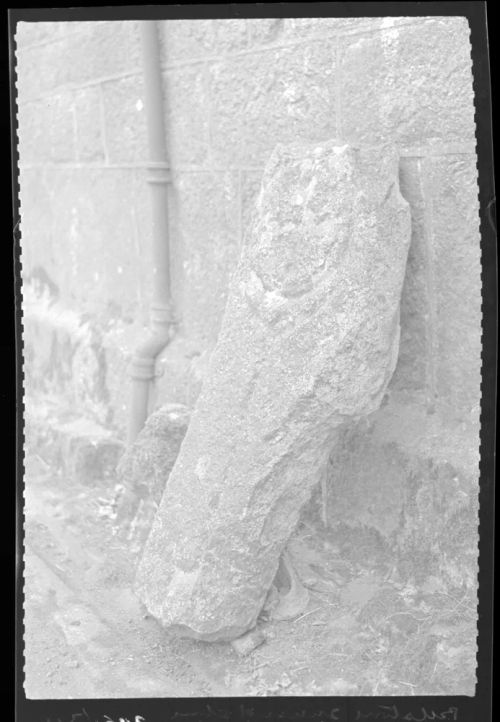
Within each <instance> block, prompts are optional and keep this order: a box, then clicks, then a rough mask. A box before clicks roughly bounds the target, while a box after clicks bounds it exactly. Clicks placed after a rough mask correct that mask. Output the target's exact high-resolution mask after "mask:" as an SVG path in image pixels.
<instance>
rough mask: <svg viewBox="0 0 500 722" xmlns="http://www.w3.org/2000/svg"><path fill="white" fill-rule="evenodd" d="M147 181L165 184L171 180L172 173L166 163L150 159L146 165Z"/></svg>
mask: <svg viewBox="0 0 500 722" xmlns="http://www.w3.org/2000/svg"><path fill="white" fill-rule="evenodd" d="M146 169H147V173H148V175H147V178H146V181H147V182H148V183H152V184H153V185H155V184H160V185H167V184H168V183H171V182H172V174H171V172H170V167H169V166H168V164H167V163H164V162H162V161H154V160H151V161H149V162H148V164H147V165H146Z"/></svg>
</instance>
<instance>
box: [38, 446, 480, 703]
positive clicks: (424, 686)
mask: <svg viewBox="0 0 500 722" xmlns="http://www.w3.org/2000/svg"><path fill="white" fill-rule="evenodd" d="M112 499H113V489H110V488H109V487H107V486H106V485H105V484H104V483H102V484H101V485H99V484H96V485H95V486H93V487H89V486H81V485H77V484H75V483H74V482H71V483H70V482H68V480H67V479H65V478H63V477H62V476H60V475H57V474H55V473H54V472H53V470H51V469H50V467H49V466H48V465H47V464H46V463H45V462H44V461H43V460H42V459H41V458H40V457H39V456H35V455H33V456H31V457H30V458H28V459H27V462H26V475H25V504H26V506H25V534H26V538H25V553H24V564H25V690H26V694H27V696H28V697H29V698H32V699H37V698H49V699H58V698H93V697H96V698H106V697H107V698H112V697H118V698H120V697H212V696H214V697H229V696H270V695H274V696H279V695H285V696H295V695H298V696H306V695H321V696H349V695H404V696H407V695H412V694H415V695H441V694H471V695H472V694H474V689H473V687H471V682H470V680H471V679H474V676H475V674H474V670H475V658H476V648H475V637H476V631H475V630H476V599H475V597H474V595H471V594H470V593H468V592H465V591H462V592H456V593H450V592H449V591H446V590H445V589H444V588H443V586H442V585H441V584H440V581H439V579H436V578H432V577H431V578H429V579H428V580H427V581H426V582H425V584H421V585H419V586H418V588H417V586H416V584H415V583H412V580H411V579H406V580H402V579H401V578H400V577H398V576H397V574H396V573H395V572H394V564H393V563H392V561H391V560H387V559H374V557H373V555H371V554H370V549H369V548H365V549H363V548H362V546H360V549H359V550H358V551H359V553H358V555H357V558H356V560H353V559H352V557H351V558H350V559H349V560H347V558H346V556H345V554H344V553H343V551H342V550H341V548H340V547H339V545H338V540H336V539H335V536H334V535H333V533H332V532H331V531H329V530H326V529H325V528H324V526H323V524H322V522H321V521H320V515H319V513H317V511H315V508H314V504H312V505H311V507H310V508H309V509H308V510H307V513H305V514H304V515H303V519H302V522H301V524H300V525H299V527H298V528H297V531H296V533H295V535H294V537H293V539H292V540H291V542H290V546H289V550H290V555H291V557H292V559H293V561H294V565H295V566H296V569H297V572H298V574H299V576H300V578H301V580H302V582H303V583H304V584H305V585H306V586H307V587H308V589H309V590H310V601H309V606H308V608H307V609H306V611H305V612H303V613H302V614H301V615H300V616H299V617H297V618H296V619H294V620H293V621H282V622H276V621H271V620H269V619H265V618H263V619H261V620H260V621H259V626H260V628H261V629H262V631H263V633H264V634H265V637H266V642H265V643H264V644H263V645H261V646H260V647H258V648H257V649H255V650H254V651H253V652H252V653H251V654H250V655H248V656H246V657H239V656H238V655H237V653H236V652H235V651H234V650H233V649H232V647H231V646H230V645H228V644H206V643H201V642H195V641H192V640H183V639H173V638H171V637H170V636H169V635H168V633H167V632H166V631H164V630H163V629H162V628H161V627H160V626H159V625H158V624H157V623H156V621H155V620H154V619H152V618H151V617H150V616H149V615H148V614H147V613H146V610H145V609H144V608H143V607H142V606H141V604H140V603H139V602H138V601H137V599H136V598H135V597H134V595H133V594H132V592H131V581H132V577H133V568H134V565H133V563H132V562H131V559H130V557H129V554H128V552H127V549H126V547H125V545H124V543H123V542H122V541H120V540H119V538H118V536H117V535H116V533H115V531H116V530H115V528H114V526H113V507H112Z"/></svg>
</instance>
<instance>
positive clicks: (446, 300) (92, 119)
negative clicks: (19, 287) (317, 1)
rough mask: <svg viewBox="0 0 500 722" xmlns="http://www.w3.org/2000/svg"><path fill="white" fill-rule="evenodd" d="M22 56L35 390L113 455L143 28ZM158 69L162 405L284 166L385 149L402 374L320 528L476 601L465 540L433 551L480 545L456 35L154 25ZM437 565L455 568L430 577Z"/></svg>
mask: <svg viewBox="0 0 500 722" xmlns="http://www.w3.org/2000/svg"><path fill="white" fill-rule="evenodd" d="M16 44H17V49H16V57H17V68H16V72H17V91H18V125H19V150H20V161H21V162H20V185H21V233H22V249H23V250H22V262H23V279H24V283H25V299H24V325H25V338H24V342H25V374H26V386H27V389H28V391H29V392H30V393H31V396H32V398H35V396H38V397H40V395H44V396H47V395H50V396H51V397H57V398H58V399H59V400H60V401H61V402H62V403H63V404H66V405H67V406H70V407H71V408H72V409H73V410H75V411H77V412H78V413H80V414H81V415H86V416H88V417H90V418H92V420H93V421H95V422H97V423H99V424H102V425H104V426H106V427H107V428H110V429H112V430H113V432H114V434H115V435H116V436H117V437H118V438H123V434H124V428H125V424H126V418H127V406H128V391H129V381H128V377H127V364H128V361H129V358H130V354H131V352H132V350H133V348H134V346H135V345H136V343H137V342H138V340H139V339H140V338H141V336H142V333H143V330H144V327H145V325H146V324H147V320H148V306H149V302H150V298H151V214H150V208H149V198H148V195H147V188H146V182H145V163H146V160H147V143H146V128H145V110H144V94H143V87H142V75H141V55H140V45H139V32H138V24H137V23H136V22H113V23H110V22H88V23H83V22H75V23H70V22H59V23H36V24H35V23H33V24H29V23H22V24H20V25H19V26H18V29H17V35H16ZM161 49H162V73H163V80H164V97H165V119H166V127H167V135H168V139H167V140H168V152H169V156H170V164H171V167H172V184H171V186H170V189H169V208H170V245H171V254H172V284H173V295H174V302H175V308H176V312H177V315H178V317H179V319H180V328H179V333H178V335H177V338H176V339H175V340H174V342H173V343H172V345H171V346H170V348H169V349H168V350H167V351H166V352H165V353H164V354H163V355H162V359H161V363H160V370H161V371H162V372H163V375H162V376H161V377H160V378H159V379H158V382H157V388H156V401H155V403H156V404H157V405H158V404H160V403H162V402H163V401H166V400H168V401H174V402H183V403H187V404H188V405H192V404H193V403H194V401H195V399H196V397H197V394H198V392H199V388H200V383H201V381H202V379H203V372H204V368H205V366H206V361H207V359H208V356H209V354H210V351H211V349H212V348H213V345H214V343H215V340H216V338H217V333H218V329H219V324H220V320H221V315H222V313H223V310H224V304H225V298H226V289H227V283H228V279H229V276H230V274H231V272H232V270H233V269H234V267H235V263H236V261H237V258H238V253H239V248H240V244H241V239H242V236H243V234H244V233H245V231H246V229H247V228H248V225H249V219H250V216H251V213H252V208H253V203H254V199H255V197H256V193H257V191H258V189H259V186H260V179H261V174H262V169H263V165H264V163H265V161H266V159H267V158H268V156H269V154H270V153H271V151H272V149H273V148H274V146H275V144H276V143H277V142H287V141H293V140H304V141H311V142H314V141H323V140H326V139H329V138H338V139H340V140H344V141H347V142H351V143H363V144H376V143H379V142H381V141H383V140H387V139H390V140H394V141H396V142H397V143H398V144H399V146H400V151H401V162H400V183H401V190H402V193H403V195H404V197H405V198H406V199H407V200H408V201H409V203H410V206H411V212H412V243H411V248H410V257H409V263H408V268H407V275H406V281H405V287H404V292H403V300H402V314H401V326H402V337H401V348H400V356H399V362H398V366H397V369H396V372H395V374H394V377H393V380H392V383H391V387H390V392H389V394H388V395H387V397H386V399H385V402H384V406H383V408H381V409H380V411H378V412H377V413H375V414H373V415H371V416H370V417H369V418H368V419H365V420H363V421H361V422H360V423H359V424H356V425H353V426H352V427H349V428H346V429H345V433H344V435H343V443H342V445H341V446H340V447H339V448H336V449H335V450H334V451H333V453H332V459H331V469H332V471H331V479H330V495H329V500H328V501H329V508H330V519H331V524H332V526H333V528H338V529H339V530H341V531H342V537H343V538H344V539H346V540H347V539H349V534H350V533H351V532H352V535H353V548H354V546H356V545H357V547H358V549H359V548H361V547H362V545H361V541H360V540H361V539H362V534H365V533H366V534H367V535H368V536H367V537H366V545H367V548H368V547H369V548H370V549H371V550H373V549H375V548H376V547H377V545H380V547H381V548H394V544H395V543H396V542H397V548H398V550H399V551H398V553H401V554H403V556H404V554H406V555H407V558H408V559H409V558H411V557H412V555H413V557H414V556H415V550H419V553H420V552H421V553H422V554H423V557H422V566H423V568H427V567H428V566H429V564H431V566H432V564H436V565H438V566H439V564H441V566H442V565H443V564H445V566H446V569H445V571H446V574H447V575H448V577H449V578H450V579H453V580H454V581H455V582H456V583H462V582H467V583H473V579H474V574H475V573H474V566H473V564H472V565H468V566H467V565H466V567H467V568H465V567H464V568H461V567H460V564H459V561H457V560H460V559H461V558H463V556H464V554H471V555H472V556H471V559H473V558H474V559H475V556H474V555H475V553H476V548H475V545H476V537H475V527H474V524H472V534H471V533H469V532H467V533H465V536H463V535H462V536H461V535H460V533H455V535H450V539H451V537H452V539H451V540H450V539H447V540H446V541H444V540H443V539H441V537H439V534H438V532H437V531H436V530H437V529H438V528H439V529H441V528H442V527H443V525H448V526H449V527H450V528H451V527H452V526H453V525H455V528H458V529H461V528H462V527H463V524H462V526H460V524H461V522H460V519H462V518H464V519H466V520H468V521H467V523H469V525H470V520H471V519H475V516H474V514H475V505H476V496H477V478H478V443H479V398H480V342H481V322H480V321H481V293H480V290H481V286H480V250H479V218H478V198H477V196H478V188H477V170H476V155H475V135H474V131H475V126H474V104H473V87H472V72H471V58H470V42H469V28H468V24H467V21H466V20H465V19H464V18H460V17H447V18H440V17H432V18H428V17H412V18H409V17H408V18H405V17H401V18H380V19H377V18H371V19H370V18H360V19H346V18H325V19H253V20H245V19H238V20H196V21H186V20H171V21H164V22H162V23H161ZM443 495H444V498H445V501H446V503H444V502H443V499H442V497H443ZM389 502H390V503H389ZM467 510H469V515H468V516H467ZM471 515H472V516H471ZM406 517H407V521H406V522H403V521H402V520H404V519H405V518H406ZM464 523H465V522H464ZM457 524H458V527H457ZM436 535H437V537H439V539H441V541H439V539H438V541H436ZM436 544H437V546H438V547H439V546H440V545H441V552H442V551H443V549H444V547H446V554H443V553H441V555H440V557H439V560H437V557H436V555H435V557H432V554H433V553H435V552H436V549H437V547H436ZM443 545H444V546H443ZM432 549H434V552H433V551H432ZM426 554H427V556H425V555H426ZM429 555H430V556H429ZM432 560H434V561H432ZM446 560H448V561H446ZM457 564H458V566H457ZM436 569H437V568H436Z"/></svg>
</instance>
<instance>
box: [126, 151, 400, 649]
mask: <svg viewBox="0 0 500 722" xmlns="http://www.w3.org/2000/svg"><path fill="white" fill-rule="evenodd" d="M409 241H410V214H409V209H408V204H407V203H406V201H405V200H404V199H403V198H402V196H401V195H400V192H399V186H398V155H397V153H396V151H395V149H394V148H393V147H391V146H385V147H382V148H369V149H361V150H360V149H356V148H353V147H350V146H348V145H338V144H336V143H335V142H327V143H323V144H321V145H314V146H307V147H305V146H302V145H293V146H287V147H285V146H278V147H277V148H276V150H275V151H274V153H273V154H272V156H271V158H270V160H269V163H268V165H267V167H266V169H265V172H264V177H263V182H262V188H261V192H260V195H259V198H258V201H257V208H256V212H255V216H254V220H253V223H252V227H251V230H250V232H249V234H248V235H247V237H246V240H245V243H244V247H243V250H242V255H241V259H240V263H239V266H238V268H237V270H236V273H235V274H234V276H233V279H232V282H231V287H230V292H229V296H228V301H227V306H226V311H225V316H224V319H223V323H222V328H221V331H220V334H219V338H218V342H217V345H216V347H215V349H214V352H213V354H212V357H211V360H210V366H209V368H208V372H207V376H206V378H205V381H204V385H203V388H202V391H201V394H200V396H199V398H198V401H197V404H196V407H195V410H194V412H193V414H192V416H191V421H190V425H189V428H188V431H187V433H186V436H185V438H184V441H183V443H182V446H181V449H180V452H179V456H178V457H177V461H176V463H175V466H174V468H173V470H172V472H171V474H170V478H169V480H168V484H167V486H166V491H165V493H164V495H163V497H162V500H161V503H160V507H159V510H158V513H157V515H156V517H155V520H154V523H153V526H152V529H151V533H150V535H149V537H148V540H147V542H146V545H145V549H144V553H143V556H142V558H141V561H140V563H139V566H138V572H137V576H136V592H137V594H138V595H139V597H140V598H141V599H142V601H143V602H144V603H145V605H146V606H147V608H148V610H149V611H150V613H151V614H152V615H154V616H155V617H157V618H158V619H159V620H160V621H161V622H162V623H163V624H164V625H165V626H167V627H170V628H171V629H172V630H173V631H175V632H177V633H178V634H183V635H188V636H193V637H196V638H199V639H204V640H208V641H210V640H230V639H234V638H235V637H238V636H239V635H241V634H243V633H244V632H245V631H247V630H248V629H250V628H251V627H252V626H253V625H254V624H255V622H256V619H257V616H258V614H259V612H260V610H261V608H262V606H263V604H264V602H265V599H266V595H267V593H268V590H269V587H270V585H271V584H272V581H273V578H274V576H275V574H276V571H277V567H278V562H279V558H280V555H281V553H282V551H283V549H284V547H285V545H286V543H287V540H288V538H289V536H290V534H291V533H292V531H293V529H294V527H295V525H296V523H297V520H298V516H299V512H300V509H301V507H302V506H303V504H304V503H305V502H306V501H307V499H308V498H309V496H310V493H311V490H312V487H313V486H314V485H315V484H316V483H317V482H318V481H319V479H320V475H321V473H322V471H323V468H324V466H325V464H326V463H327V459H328V455H329V452H330V450H331V444H332V437H333V434H334V433H335V429H336V428H337V427H338V426H339V425H340V424H342V423H343V422H344V421H345V420H348V419H352V418H353V417H359V416H361V415H364V414H369V413H371V412H373V411H375V410H376V409H377V408H378V406H379V404H380V402H381V399H382V397H383V395H384V392H385V390H386V388H387V385H388V382H389V380H390V378H391V376H392V373H393V371H394V368H395V365H396V361H397V357H398V344H399V303H400V296H401V289H402V285H403V278H404V274H405V265H406V258H407V252H408V246H409Z"/></svg>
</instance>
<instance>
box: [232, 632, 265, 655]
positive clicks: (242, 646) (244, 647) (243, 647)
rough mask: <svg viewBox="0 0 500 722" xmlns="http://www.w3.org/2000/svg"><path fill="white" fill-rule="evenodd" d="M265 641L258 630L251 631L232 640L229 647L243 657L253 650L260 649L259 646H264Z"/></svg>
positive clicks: (262, 634)
mask: <svg viewBox="0 0 500 722" xmlns="http://www.w3.org/2000/svg"><path fill="white" fill-rule="evenodd" d="M265 641H266V637H265V635H264V633H263V632H262V631H261V630H260V629H253V630H252V631H251V632H248V633H247V634H244V635H243V636H242V637H238V639H234V640H233V641H232V642H231V647H232V648H233V649H234V651H235V652H236V653H237V654H239V655H240V656H241V657H245V656H246V655H247V654H250V652H253V650H254V649H257V647H260V645H261V644H264V642H265Z"/></svg>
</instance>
